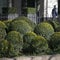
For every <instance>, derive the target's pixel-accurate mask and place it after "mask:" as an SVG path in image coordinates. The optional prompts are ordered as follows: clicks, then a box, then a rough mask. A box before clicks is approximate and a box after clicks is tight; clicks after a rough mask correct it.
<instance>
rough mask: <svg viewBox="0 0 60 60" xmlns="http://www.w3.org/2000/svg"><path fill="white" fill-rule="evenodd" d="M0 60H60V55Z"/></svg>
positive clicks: (3, 59) (1, 59)
mask: <svg viewBox="0 0 60 60" xmlns="http://www.w3.org/2000/svg"><path fill="white" fill-rule="evenodd" d="M0 60H60V55H43V56H20V57H15V58H0Z"/></svg>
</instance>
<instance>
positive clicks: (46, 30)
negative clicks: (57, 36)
mask: <svg viewBox="0 0 60 60" xmlns="http://www.w3.org/2000/svg"><path fill="white" fill-rule="evenodd" d="M34 32H35V33H36V34H38V35H41V36H43V37H45V38H46V39H50V36H51V35H52V34H53V33H54V29H53V27H52V26H51V25H50V24H49V23H47V22H42V23H40V24H38V25H37V26H36V27H35V29H34Z"/></svg>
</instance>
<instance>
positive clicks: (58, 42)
mask: <svg viewBox="0 0 60 60" xmlns="http://www.w3.org/2000/svg"><path fill="white" fill-rule="evenodd" d="M49 47H50V48H51V49H52V51H53V52H54V53H60V32H55V33H54V34H53V35H52V36H51V39H50V41H49Z"/></svg>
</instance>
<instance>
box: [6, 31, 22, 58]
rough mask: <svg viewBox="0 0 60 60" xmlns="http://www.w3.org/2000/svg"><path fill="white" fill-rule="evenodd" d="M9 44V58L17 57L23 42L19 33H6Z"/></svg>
mask: <svg viewBox="0 0 60 60" xmlns="http://www.w3.org/2000/svg"><path fill="white" fill-rule="evenodd" d="M6 39H7V40H8V42H9V45H10V46H9V56H11V57H13V56H18V55H19V53H20V52H21V50H22V44H23V40H22V38H21V35H20V33H19V32H16V31H11V32H9V33H8V35H7V38H6Z"/></svg>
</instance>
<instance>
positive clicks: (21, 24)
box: [11, 20, 32, 35]
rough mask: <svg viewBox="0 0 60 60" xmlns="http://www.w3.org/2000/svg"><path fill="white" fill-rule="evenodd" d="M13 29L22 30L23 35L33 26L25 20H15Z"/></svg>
mask: <svg viewBox="0 0 60 60" xmlns="http://www.w3.org/2000/svg"><path fill="white" fill-rule="evenodd" d="M11 30H15V31H18V32H20V33H21V34H22V35H24V34H25V33H27V32H29V31H32V28H31V27H30V26H29V24H28V23H27V22H25V21H22V20H21V21H13V22H12V23H11Z"/></svg>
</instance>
